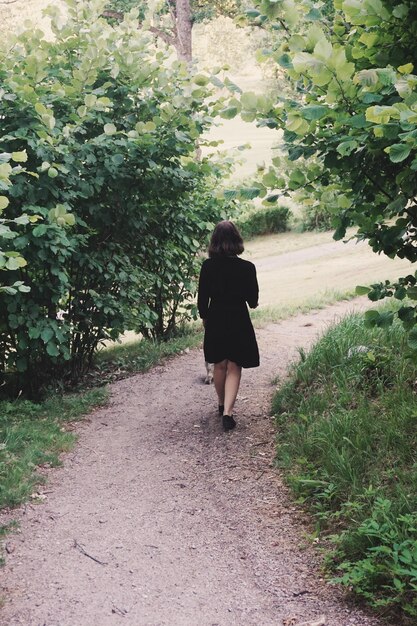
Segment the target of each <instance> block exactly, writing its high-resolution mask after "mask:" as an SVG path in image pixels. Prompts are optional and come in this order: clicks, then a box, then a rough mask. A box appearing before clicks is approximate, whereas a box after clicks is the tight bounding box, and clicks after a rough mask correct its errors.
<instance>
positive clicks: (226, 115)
mask: <svg viewBox="0 0 417 626" xmlns="http://www.w3.org/2000/svg"><path fill="white" fill-rule="evenodd" d="M238 113H239V111H238V108H237V107H235V106H232V107H227V108H226V109H222V110H221V111H220V112H219V115H220V117H222V118H223V119H225V120H231V119H233V118H234V117H236V115H237V114H238Z"/></svg>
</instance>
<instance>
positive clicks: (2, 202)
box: [0, 196, 9, 213]
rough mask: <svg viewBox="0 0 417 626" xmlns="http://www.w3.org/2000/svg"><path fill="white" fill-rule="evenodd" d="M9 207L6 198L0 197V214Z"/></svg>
mask: <svg viewBox="0 0 417 626" xmlns="http://www.w3.org/2000/svg"><path fill="white" fill-rule="evenodd" d="M8 206H9V199H8V198H6V196H0V213H1V212H2V211H4V209H5V208H7V207H8Z"/></svg>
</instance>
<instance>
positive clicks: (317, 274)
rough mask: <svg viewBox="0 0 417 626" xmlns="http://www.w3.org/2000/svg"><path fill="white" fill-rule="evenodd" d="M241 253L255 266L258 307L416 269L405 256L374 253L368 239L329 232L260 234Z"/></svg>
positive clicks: (290, 303)
mask: <svg viewBox="0 0 417 626" xmlns="http://www.w3.org/2000/svg"><path fill="white" fill-rule="evenodd" d="M244 257H245V258H247V259H249V260H251V261H253V262H254V263H255V265H256V267H257V270H258V279H259V286H260V292H261V297H260V306H261V307H288V306H297V305H301V304H303V302H305V301H307V300H311V299H320V297H321V296H325V295H326V294H328V293H329V292H342V293H345V292H348V291H353V290H354V289H355V287H356V286H357V285H369V284H371V283H376V282H379V281H381V280H385V279H395V278H398V277H399V276H404V275H406V274H409V273H411V272H414V270H415V268H413V266H412V265H411V263H409V262H408V261H403V260H400V259H397V260H392V259H389V258H388V257H385V256H382V255H381V256H379V255H377V254H375V253H374V252H372V250H371V248H370V247H369V246H368V245H367V244H366V243H363V242H361V243H355V242H353V241H352V242H349V243H343V242H341V241H338V242H335V241H333V239H332V234H331V233H330V232H328V233H282V234H279V235H268V236H265V237H258V238H256V239H254V240H252V241H250V242H248V243H247V245H246V250H245V253H244Z"/></svg>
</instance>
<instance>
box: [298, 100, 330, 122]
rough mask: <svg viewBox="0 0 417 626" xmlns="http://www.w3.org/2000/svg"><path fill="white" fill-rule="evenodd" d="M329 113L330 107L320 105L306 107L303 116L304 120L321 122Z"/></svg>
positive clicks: (302, 111)
mask: <svg viewBox="0 0 417 626" xmlns="http://www.w3.org/2000/svg"><path fill="white" fill-rule="evenodd" d="M328 113H329V107H326V106H322V105H318V104H316V105H310V106H306V107H304V108H303V109H302V110H301V115H302V116H303V117H304V119H306V120H310V121H315V120H319V119H321V118H322V117H324V116H325V115H327V114H328Z"/></svg>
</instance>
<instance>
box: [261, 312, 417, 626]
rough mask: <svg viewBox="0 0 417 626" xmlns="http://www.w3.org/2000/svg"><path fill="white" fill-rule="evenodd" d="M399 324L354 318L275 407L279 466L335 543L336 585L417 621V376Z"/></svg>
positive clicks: (309, 361) (334, 332) (308, 360)
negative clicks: (376, 325) (371, 323)
mask: <svg viewBox="0 0 417 626" xmlns="http://www.w3.org/2000/svg"><path fill="white" fill-rule="evenodd" d="M407 356H408V355H407V349H406V337H405V333H404V330H403V329H402V328H401V326H400V323H396V324H394V326H392V327H391V328H389V330H388V331H386V330H384V329H377V328H367V327H365V325H364V322H363V318H362V317H361V316H350V317H348V318H346V319H345V320H343V321H342V322H341V323H340V324H339V325H337V326H335V327H333V328H331V329H330V330H329V331H328V332H327V333H326V334H325V335H324V336H323V337H322V338H321V339H320V340H319V342H318V343H317V344H316V345H315V346H314V347H313V348H312V350H311V351H310V353H309V354H308V355H304V354H303V355H302V359H301V361H300V363H299V364H298V365H296V366H295V367H294V369H293V371H292V374H291V377H290V379H289V381H288V382H287V384H285V385H284V386H283V387H282V389H280V390H279V391H278V392H277V394H276V396H275V399H274V404H273V410H274V413H275V414H276V420H277V427H278V434H277V440H278V445H277V462H278V464H279V465H281V466H282V467H284V468H286V471H287V476H288V480H289V482H290V484H291V485H292V487H293V489H294V490H295V492H296V493H297V494H298V497H299V498H300V500H301V501H302V502H305V503H306V504H308V505H309V506H310V507H311V509H312V511H313V512H314V515H315V517H316V519H317V520H318V522H319V524H320V527H321V530H322V531H323V533H325V535H328V534H329V533H332V534H331V539H332V543H333V544H334V546H335V547H334V552H333V555H332V557H331V558H330V563H331V565H332V567H333V568H334V569H335V570H336V571H338V572H339V573H341V574H340V576H339V578H338V580H339V581H340V582H342V583H343V584H345V585H347V586H349V587H350V588H352V589H353V590H354V591H355V592H356V593H358V594H360V595H362V596H363V597H365V598H366V599H367V601H368V602H369V603H370V604H372V605H373V606H375V607H378V608H380V607H387V608H391V609H392V608H400V609H401V610H402V611H403V612H404V613H405V614H408V615H412V616H415V615H417V596H416V593H415V592H416V584H417V578H416V576H417V569H416V556H417V525H416V521H417V519H416V511H417V494H416V491H415V481H416V478H417V466H416V462H415V449H416V446H417V428H416V417H415V416H416V410H415V388H414V381H415V379H416V374H417V368H416V366H415V365H414V364H413V363H412V361H410V360H409V359H408V358H407Z"/></svg>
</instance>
